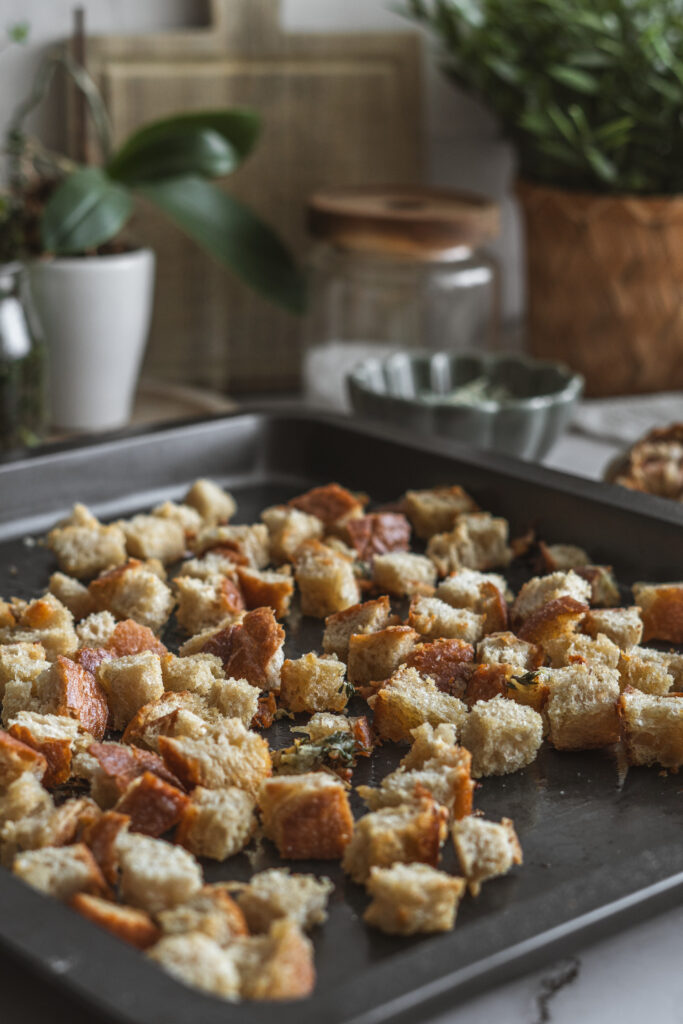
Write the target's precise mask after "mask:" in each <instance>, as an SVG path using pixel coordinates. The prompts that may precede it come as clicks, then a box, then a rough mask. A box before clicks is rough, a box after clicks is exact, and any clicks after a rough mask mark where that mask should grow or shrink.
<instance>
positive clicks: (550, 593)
mask: <svg viewBox="0 0 683 1024" xmlns="http://www.w3.org/2000/svg"><path fill="white" fill-rule="evenodd" d="M590 596H591V588H590V584H589V583H587V582H586V580H584V579H582V578H581V577H580V576H578V575H577V574H576V573H575V572H574V571H573V570H572V569H570V570H569V571H568V572H553V573H550V574H549V575H548V576H534V577H532V579H530V580H527V582H526V583H525V584H524V585H523V586H522V588H521V589H520V591H519V593H518V594H517V597H516V598H515V600H514V602H513V605H512V609H511V615H512V621H513V624H515V625H520V624H521V623H523V622H525V621H526V620H527V619H528V618H529V617H530V616H531V615H533V613H534V612H537V611H540V610H541V609H542V608H543V606H544V605H547V604H550V602H552V601H556V600H558V598H564V597H566V598H572V599H573V600H574V601H576V602H577V603H578V604H581V605H588V602H589V600H590ZM586 610H587V609H586Z"/></svg>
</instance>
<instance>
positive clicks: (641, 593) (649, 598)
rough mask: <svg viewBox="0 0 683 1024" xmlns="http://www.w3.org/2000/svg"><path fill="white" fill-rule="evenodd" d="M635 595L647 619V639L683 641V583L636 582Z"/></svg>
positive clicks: (644, 620) (644, 617) (678, 642)
mask: <svg viewBox="0 0 683 1024" xmlns="http://www.w3.org/2000/svg"><path fill="white" fill-rule="evenodd" d="M633 596H634V598H635V602H636V604H637V605H639V606H640V609H641V613H640V614H641V618H642V620H643V643H647V642H648V640H665V641H666V642H667V643H670V644H681V643H683V583H660V584H653V583H634V584H633Z"/></svg>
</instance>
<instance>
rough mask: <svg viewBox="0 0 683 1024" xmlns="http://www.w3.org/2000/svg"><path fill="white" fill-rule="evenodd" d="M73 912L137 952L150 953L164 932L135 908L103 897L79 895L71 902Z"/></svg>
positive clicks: (78, 893)
mask: <svg viewBox="0 0 683 1024" xmlns="http://www.w3.org/2000/svg"><path fill="white" fill-rule="evenodd" d="M69 906H70V907H71V908H72V910H75V911H77V912H78V913H79V914H81V915H82V916H83V917H85V918H86V919H87V920H88V921H90V922H92V924H96V925H99V927H100V928H104V929H106V931H108V932H111V934H112V935H115V936H116V938H117V939H122V940H123V942H127V943H128V944H129V945H131V946H135V947H136V948H137V949H148V948H149V947H150V946H153V945H154V943H155V942H158V940H159V938H160V936H161V931H160V929H159V928H158V927H157V925H155V923H154V921H153V920H152V918H151V917H150V916H149V914H146V913H145V911H144V910H137V909H136V908H135V907H124V906H121V904H120V903H112V902H111V900H104V899H102V897H101V896H92V895H90V894H89V893H85V892H77V893H76V895H75V896H72V898H71V900H70V901H69Z"/></svg>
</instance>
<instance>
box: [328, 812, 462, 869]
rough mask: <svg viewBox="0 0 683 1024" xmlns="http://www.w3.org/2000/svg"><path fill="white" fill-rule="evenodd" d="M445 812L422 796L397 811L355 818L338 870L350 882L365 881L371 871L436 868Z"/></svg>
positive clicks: (443, 829) (373, 813) (445, 831)
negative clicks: (397, 867) (399, 867)
mask: <svg viewBox="0 0 683 1024" xmlns="http://www.w3.org/2000/svg"><path fill="white" fill-rule="evenodd" d="M447 818H448V811H447V810H446V808H445V807H441V806H440V805H439V804H437V803H435V802H434V800H432V798H431V797H428V796H424V797H422V798H421V799H420V800H419V801H416V802H414V803H410V804H403V805H401V806H400V807H383V808H382V809H381V810H379V811H371V812H370V814H366V815H365V816H364V817H362V818H359V820H358V821H357V822H356V826H355V829H354V833H353V838H352V840H351V842H350V843H349V845H348V846H347V847H346V852H345V853H344V859H343V861H342V867H343V869H344V871H345V872H346V873H347V874H348V875H350V876H351V878H352V879H353V880H354V882H358V883H359V884H363V883H364V882H366V881H367V879H368V877H369V875H370V870H371V869H372V868H373V867H381V868H385V867H390V865H392V864H396V863H402V864H412V863H413V862H415V861H417V862H419V863H423V864H431V865H432V867H436V865H437V864H438V863H439V851H440V849H441V846H442V844H443V841H444V839H445V838H446V833H447V828H446V821H447Z"/></svg>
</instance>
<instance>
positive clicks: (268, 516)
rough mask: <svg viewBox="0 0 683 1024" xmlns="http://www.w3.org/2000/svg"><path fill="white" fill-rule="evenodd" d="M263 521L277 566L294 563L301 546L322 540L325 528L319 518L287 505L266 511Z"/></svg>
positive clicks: (262, 516) (275, 506)
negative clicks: (311, 541)
mask: <svg viewBox="0 0 683 1024" xmlns="http://www.w3.org/2000/svg"><path fill="white" fill-rule="evenodd" d="M261 519H262V520H263V522H264V523H265V525H266V528H267V530H268V536H269V539H270V554H271V558H272V560H273V561H274V562H275V564H276V565H281V564H282V563H283V562H293V561H294V558H295V555H296V553H297V551H298V550H299V548H300V547H301V545H302V544H303V543H304V542H305V541H307V540H321V539H322V536H323V533H324V531H325V527H324V525H323V523H322V521H321V520H320V519H318V517H317V516H312V515H309V514H308V513H306V512H301V511H300V510H299V509H297V508H289V507H288V506H287V505H273V506H272V507H271V508H267V509H264V511H263V512H262V513H261Z"/></svg>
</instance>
